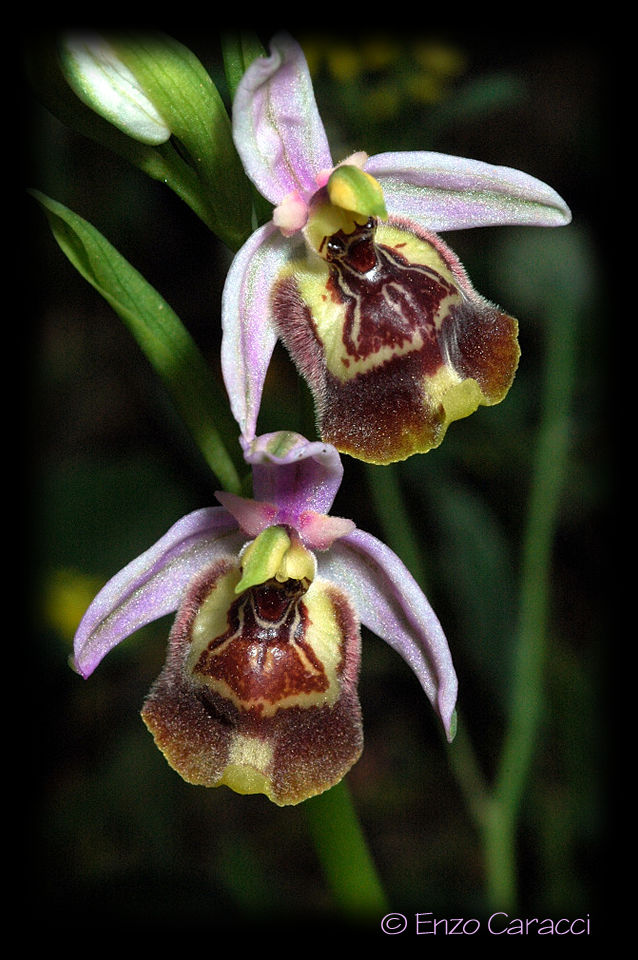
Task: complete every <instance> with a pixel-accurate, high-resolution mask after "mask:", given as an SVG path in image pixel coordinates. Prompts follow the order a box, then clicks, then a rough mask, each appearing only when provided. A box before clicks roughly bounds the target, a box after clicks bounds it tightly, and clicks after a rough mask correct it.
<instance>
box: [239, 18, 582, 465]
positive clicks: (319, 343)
mask: <svg viewBox="0 0 638 960" xmlns="http://www.w3.org/2000/svg"><path fill="white" fill-rule="evenodd" d="M233 136H234V140H235V145H236V147H237V150H238V152H239V154H240V157H241V159H242V162H243V164H244V168H245V170H246V173H247V174H248V176H249V177H250V178H251V179H252V180H253V182H254V183H255V185H256V186H257V188H258V189H259V190H260V192H261V193H262V194H263V195H264V197H266V198H267V199H268V200H269V201H270V202H271V203H272V204H273V205H274V208H275V209H274V212H273V218H272V221H270V222H268V223H266V224H265V225H264V226H262V227H260V228H259V229H258V230H256V231H255V233H253V235H252V236H251V237H250V238H249V239H248V241H247V242H246V243H245V244H244V246H243V247H242V249H241V250H240V251H239V252H238V254H237V256H236V257H235V259H234V261H233V264H232V266H231V269H230V271H229V274H228V278H227V282H226V285H225V290H224V297H223V311H222V312H223V325H224V340H223V344H222V364H223V372H224V379H225V382H226V386H227V389H228V393H229V396H230V400H231V405H232V409H233V413H234V415H235V417H236V419H237V421H238V423H239V425H240V428H241V430H242V434H243V436H244V437H245V438H246V439H248V440H251V439H252V438H253V437H254V435H255V432H256V423H257V416H258V411H259V404H260V400H261V393H262V389H263V384H264V379H265V375H266V370H267V367H268V364H269V361H270V357H271V354H272V351H273V348H274V345H275V343H276V340H277V337H280V338H281V339H282V341H283V342H284V343H285V345H286V347H287V348H288V350H289V352H290V354H291V356H292V358H293V360H294V361H295V363H296V364H297V367H298V369H299V371H300V372H301V374H302V375H303V376H304V377H305V378H306V380H307V382H308V384H309V386H310V388H311V390H312V392H313V395H314V399H315V406H316V413H317V421H318V428H319V431H320V434H321V437H322V438H323V440H324V441H326V442H329V443H331V444H334V445H335V446H336V447H337V449H338V450H340V451H342V452H346V453H349V454H351V455H353V456H356V457H358V458H360V459H363V460H368V461H371V462H374V463H389V462H392V461H395V460H402V459H405V458H406V457H408V456H410V455H411V454H412V453H417V452H425V451H427V450H429V449H431V448H432V447H435V446H437V445H438V444H439V443H440V442H441V440H442V439H443V435H444V433H445V431H446V429H447V426H448V424H449V423H450V422H451V421H453V420H457V419H459V418H461V417H465V416H467V415H468V414H470V413H472V412H473V411H474V410H475V409H476V408H477V406H478V405H479V404H493V403H498V402H499V401H500V400H502V399H503V397H504V396H505V394H506V393H507V391H508V389H509V387H510V385H511V382H512V380H513V377H514V373H515V370H516V366H517V363H518V358H519V350H518V344H517V340H516V337H517V323H516V321H515V320H514V319H513V318H512V317H509V316H507V315H506V314H504V313H502V312H501V311H500V310H499V309H498V308H496V307H495V306H493V305H492V304H490V303H488V302H487V301H486V300H484V299H483V298H482V297H481V296H480V295H479V294H478V293H477V292H476V291H475V290H474V289H473V287H472V285H471V283H470V282H469V280H468V278H467V276H466V274H465V271H464V269H463V267H462V266H461V264H460V263H459V261H458V260H457V258H456V256H455V255H454V254H453V253H452V252H451V251H450V250H449V249H448V248H447V247H446V246H445V245H444V244H443V242H442V241H441V239H440V238H439V237H438V236H436V235H435V234H434V233H432V232H431V231H445V230H453V229H461V228H465V227H474V226H489V225H499V224H529V225H536V226H558V225H561V224H566V223H568V222H569V221H570V219H571V215H570V212H569V210H568V208H567V206H566V205H565V203H564V201H563V200H562V199H561V198H560V197H559V196H558V194H557V193H556V192H555V191H554V190H552V189H551V188H550V187H548V186H547V185H546V184H544V183H542V182H541V181H539V180H536V179H535V178H533V177H530V176H528V175H527V174H524V173H521V172H520V171H518V170H513V169H510V168H507V167H496V166H491V165H489V164H486V163H482V162H479V161H476V160H465V159H461V158H458V157H450V156H445V155H443V154H438V153H424V152H414V153H384V154H379V155H376V156H372V157H368V156H367V155H366V154H365V153H358V154H354V155H353V156H351V157H349V158H348V159H346V160H344V161H343V162H342V163H340V164H337V165H336V166H335V164H334V161H333V159H332V156H331V153H330V148H329V145H328V142H327V139H326V134H325V130H324V127H323V124H322V121H321V118H320V116H319V113H318V110H317V106H316V103H315V99H314V93H313V89H312V83H311V79H310V75H309V72H308V68H307V65H306V62H305V59H304V57H303V53H302V51H301V49H300V47H299V46H298V45H297V44H296V43H295V42H294V41H293V40H292V39H291V38H290V37H288V36H285V35H283V36H277V37H275V38H274V40H273V41H272V44H271V56H270V57H262V58H260V59H258V60H256V61H254V62H253V64H252V65H251V66H250V67H249V68H248V70H247V71H246V73H245V75H244V77H243V79H242V81H241V83H240V85H239V88H238V90H237V93H236V96H235V101H234V105H233Z"/></svg>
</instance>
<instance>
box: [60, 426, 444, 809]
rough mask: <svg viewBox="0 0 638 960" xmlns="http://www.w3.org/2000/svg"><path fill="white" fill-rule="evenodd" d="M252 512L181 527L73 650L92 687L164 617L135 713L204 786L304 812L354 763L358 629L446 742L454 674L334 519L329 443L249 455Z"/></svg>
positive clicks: (138, 567)
mask: <svg viewBox="0 0 638 960" xmlns="http://www.w3.org/2000/svg"><path fill="white" fill-rule="evenodd" d="M245 456H246V459H247V461H248V462H249V463H250V464H251V465H252V468H253V488H254V495H255V499H254V500H248V499H244V498H243V497H238V496H236V495H234V494H230V493H218V494H217V499H218V500H219V501H220V503H221V504H222V506H218V507H211V508H208V509H203V510H197V511H195V512H194V513H191V514H188V515H187V516H186V517H183V518H182V519H181V520H179V521H178V522H177V523H176V524H175V525H174V526H173V527H171V529H170V530H169V531H168V532H167V533H166V534H165V535H164V536H163V537H162V538H161V539H160V540H159V541H158V542H157V543H156V544H155V545H154V546H152V547H151V548H150V549H149V550H148V551H146V552H145V553H144V554H142V556H140V557H138V558H137V560H134V561H133V562H132V563H130V564H129V565H128V566H127V567H125V568H124V569H123V570H121V571H120V573H118V574H117V575H116V576H115V577H114V578H113V579H112V580H110V581H109V582H108V583H107V584H106V586H105V587H104V588H103V589H102V591H101V592H100V593H99V594H98V595H97V597H96V598H95V600H94V601H93V603H92V604H91V606H90V607H89V609H88V610H87V612H86V614H85V616H84V618H83V620H82V622H81V624H80V626H79V628H78V631H77V634H76V638H75V665H76V668H77V670H78V671H79V672H80V673H81V674H82V675H83V676H85V677H87V676H89V674H91V673H92V671H93V670H94V669H95V667H96V666H97V665H98V663H99V662H100V660H101V659H102V658H103V657H104V656H105V655H106V654H107V653H108V652H109V651H110V650H111V649H112V648H113V647H115V646H116V645H117V644H118V643H119V642H120V641H121V640H123V639H124V638H125V637H127V636H129V635H130V634H131V633H133V632H134V631H135V630H137V629H139V628H140V627H141V626H143V625H144V624H146V623H149V622H151V621H152V620H155V619H157V618H158V617H161V616H163V615H165V614H167V613H170V612H171V611H174V610H177V616H176V619H175V622H174V625H173V629H172V631H171V635H170V639H169V647H168V656H167V660H166V664H165V667H164V670H163V672H162V674H161V675H160V677H159V678H158V679H157V681H156V682H155V684H154V686H153V688H152V690H151V692H150V694H149V696H148V698H147V700H146V703H145V705H144V708H143V711H142V716H143V719H144V721H145V723H146V725H147V727H148V728H149V730H150V731H151V732H152V733H153V735H154V737H155V740H156V743H157V744H158V746H159V748H160V749H161V750H162V752H163V753H164V755H165V757H166V759H167V760H168V762H169V763H170V764H171V766H172V767H174V768H175V769H176V770H177V771H178V772H179V773H180V774H181V775H182V777H183V778H184V779H185V780H187V781H189V782H191V783H197V784H204V785H206V786H218V785H219V784H226V785H227V786H229V787H231V788H232V789H233V790H236V791H237V792H238V793H265V794H266V795H267V796H268V797H270V799H271V800H273V801H274V802H275V803H277V804H279V805H283V804H290V803H298V802H299V801H301V800H304V799H306V798H307V797H311V796H313V795H314V794H317V793H321V792H322V791H323V790H326V789H328V788H329V787H330V786H332V785H333V784H335V783H337V782H338V781H339V780H340V779H341V778H342V777H343V776H344V775H345V774H346V773H347V771H348V770H349V769H350V767H351V766H352V765H353V764H354V763H355V762H356V760H357V759H358V758H359V756H360V753H361V749H362V743H363V741H362V727H361V716H360V707H359V701H358V696H357V678H358V671H359V647H360V633H359V625H360V623H361V624H364V625H365V626H367V627H369V628H370V629H371V630H372V631H373V632H374V633H376V634H378V636H379V637H381V638H382V639H384V640H386V641H387V642H388V643H389V644H390V645H391V646H392V647H394V649H396V650H397V651H398V653H399V654H401V655H402V656H403V657H404V658H405V660H406V661H407V662H408V663H409V665H410V666H411V667H412V669H413V670H414V672H415V674H416V676H417V677H418V678H419V680H420V682H421V684H422V686H423V688H424V690H425V692H426V694H427V695H428V697H429V699H430V701H431V702H432V704H433V706H434V707H435V709H436V710H437V712H438V713H439V715H440V717H441V720H442V722H443V725H444V729H445V731H446V733H447V735H448V738H449V739H451V738H452V736H453V732H454V731H453V726H454V720H453V717H454V706H455V702H456V690H457V683H456V676H455V673H454V668H453V666H452V661H451V657H450V652H449V650H448V645H447V641H446V639H445V636H444V634H443V631H442V629H441V626H440V624H439V622H438V620H437V618H436V616H435V615H434V613H433V611H432V609H431V607H430V605H429V604H428V602H427V600H426V598H425V597H424V595H423V593H422V592H421V590H420V589H419V587H418V586H417V584H416V582H415V581H414V580H413V578H412V577H411V575H410V574H409V572H408V571H407V570H406V568H405V567H404V565H403V564H402V563H401V561H400V560H399V559H398V558H397V557H396V556H395V554H393V553H392V551H390V550H389V549H388V548H387V547H386V546H384V545H383V544H382V543H380V542H379V541H378V540H376V539H375V538H374V537H373V536H371V535H370V534H368V533H364V532H363V531H361V530H357V529H355V525H354V523H352V521H350V520H345V519H342V518H340V517H331V516H328V510H329V509H330V507H331V505H332V503H333V500H334V497H335V495H336V492H337V490H338V488H339V484H340V482H341V477H342V473H343V468H342V465H341V461H340V459H339V455H338V453H337V451H336V450H335V449H334V447H331V446H329V445H326V444H323V443H320V442H315V443H309V442H308V441H307V440H305V439H304V438H303V437H301V436H299V435H298V434H292V433H275V434H267V435H265V436H262V437H260V438H258V439H256V440H255V441H254V442H253V443H252V444H251V445H250V446H247V447H246V448H245Z"/></svg>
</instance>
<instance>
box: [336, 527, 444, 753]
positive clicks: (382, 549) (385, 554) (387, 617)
mask: <svg viewBox="0 0 638 960" xmlns="http://www.w3.org/2000/svg"><path fill="white" fill-rule="evenodd" d="M317 560H318V574H317V575H318V576H322V577H325V578H327V579H330V580H333V581H334V582H335V583H339V584H340V585H341V586H342V587H343V588H344V589H345V590H346V592H347V594H348V596H349V597H350V599H351V600H352V602H353V604H354V607H355V610H356V612H357V616H358V617H359V619H360V621H361V623H362V624H363V625H364V626H366V627H368V629H370V630H371V631H372V632H373V633H375V634H376V635H377V636H378V637H381V639H382V640H385V641H386V642H387V643H388V644H389V645H390V646H391V647H392V648H393V649H394V650H396V651H397V653H399V654H400V655H401V656H402V657H403V659H404V660H405V661H406V662H407V663H408V664H409V665H410V667H411V668H412V670H413V671H414V673H415V674H416V676H417V677H418V679H419V681H420V683H421V685H422V687H423V689H424V690H425V693H426V694H427V696H428V698H429V700H430V702H431V703H432V705H433V707H434V709H435V710H436V711H437V712H438V714H439V715H440V717H441V720H442V721H443V726H444V729H445V732H446V734H447V736H448V739H452V736H453V714H454V708H455V704H456V694H457V679H456V673H455V671H454V666H453V664H452V657H451V654H450V650H449V647H448V643H447V640H446V638H445V634H444V633H443V629H442V627H441V624H440V623H439V620H438V618H437V616H436V614H435V613H434V611H433V610H432V607H431V606H430V604H429V603H428V601H427V599H426V597H425V595H424V594H423V591H422V590H421V588H420V587H419V585H418V584H417V582H416V581H415V579H414V578H413V576H412V574H411V573H410V572H409V570H408V569H407V568H406V566H405V565H404V564H403V563H402V561H401V560H400V559H399V558H398V557H397V555H396V554H395V553H393V551H392V550H390V548H389V547H387V546H386V545H385V544H383V543H381V541H379V540H377V539H376V538H375V537H373V536H372V535H371V534H369V533H366V532H365V531H363V530H355V531H354V532H353V533H351V534H348V535H347V536H346V537H344V538H343V539H341V540H338V541H337V542H336V543H335V544H334V545H333V546H332V547H331V549H330V550H329V551H328V552H327V553H325V554H319V555H318V557H317Z"/></svg>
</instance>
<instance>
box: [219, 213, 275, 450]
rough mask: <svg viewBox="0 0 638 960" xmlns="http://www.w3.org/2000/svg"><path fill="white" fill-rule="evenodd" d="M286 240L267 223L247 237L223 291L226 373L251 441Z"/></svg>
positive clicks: (232, 398) (233, 406)
mask: <svg viewBox="0 0 638 960" xmlns="http://www.w3.org/2000/svg"><path fill="white" fill-rule="evenodd" d="M287 256H288V250H287V241H286V239H285V238H284V237H282V235H281V234H280V233H279V231H278V230H277V229H276V227H275V226H274V225H273V224H272V223H267V224H265V225H264V226H263V227H260V229H259V230H256V231H255V233H253V234H252V236H251V237H250V238H249V239H248V240H247V241H246V243H245V244H244V246H243V247H242V248H241V250H239V252H238V253H237V255H236V256H235V258H234V259H233V262H232V263H231V265H230V269H229V271H228V276H227V277H226V282H225V284H224V292H223V295H222V331H223V336H222V347H221V363H222V374H223V377H224V383H225V384H226V390H227V392H228V397H229V399H230V406H231V410H232V412H233V416H234V417H235V420H236V421H237V423H238V424H239V428H240V430H241V432H242V436H244V437H247V438H248V439H249V440H252V439H253V438H254V436H255V431H256V426H257V417H258V415H259V405H260V403H261V394H262V391H263V388H264V381H265V379H266V373H267V370H268V365H269V363H270V358H271V356H272V352H273V350H274V348H275V343H276V342H277V334H276V332H275V329H274V327H273V325H272V323H271V321H270V306H269V300H270V294H271V289H272V287H273V285H274V283H275V280H276V277H277V276H278V274H279V272H280V271H281V269H282V267H283V266H284V264H285V263H286V260H287Z"/></svg>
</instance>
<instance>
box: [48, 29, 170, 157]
mask: <svg viewBox="0 0 638 960" xmlns="http://www.w3.org/2000/svg"><path fill="white" fill-rule="evenodd" d="M61 55H62V61H63V66H64V72H65V76H66V79H67V81H68V83H69V84H70V86H71V87H72V88H73V90H74V91H75V93H76V94H77V96H78V97H79V98H80V100H82V101H83V102H84V103H86V104H87V106H89V107H91V109H92V110H94V111H95V112H96V113H99V114H100V116H102V117H104V118H105V119H106V120H108V121H109V122H110V123H112V124H113V126H115V127H117V128H118V129H119V130H122V131H123V133H126V134H128V135H129V136H130V137H133V138H134V139H135V140H139V141H140V142H141V143H146V144H149V145H151V146H157V145H158V144H160V143H165V141H166V140H168V138H169V137H170V135H171V131H170V129H169V127H167V126H166V123H165V122H164V120H163V118H162V117H161V115H160V114H159V113H158V111H157V109H156V108H155V106H154V105H153V103H152V102H151V101H150V100H149V99H148V97H147V96H146V94H145V93H144V91H143V90H142V89H141V87H140V85H139V83H138V81H137V79H136V77H135V75H134V74H133V73H131V71H130V70H129V69H128V67H126V66H125V65H124V64H123V63H122V61H121V60H119V59H118V57H117V55H116V53H115V51H114V50H113V48H112V47H111V46H109V44H108V43H107V42H106V41H105V40H103V39H102V38H101V37H97V36H96V37H92V36H84V35H82V36H70V37H66V38H65V39H64V40H63V41H62V45H61Z"/></svg>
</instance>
